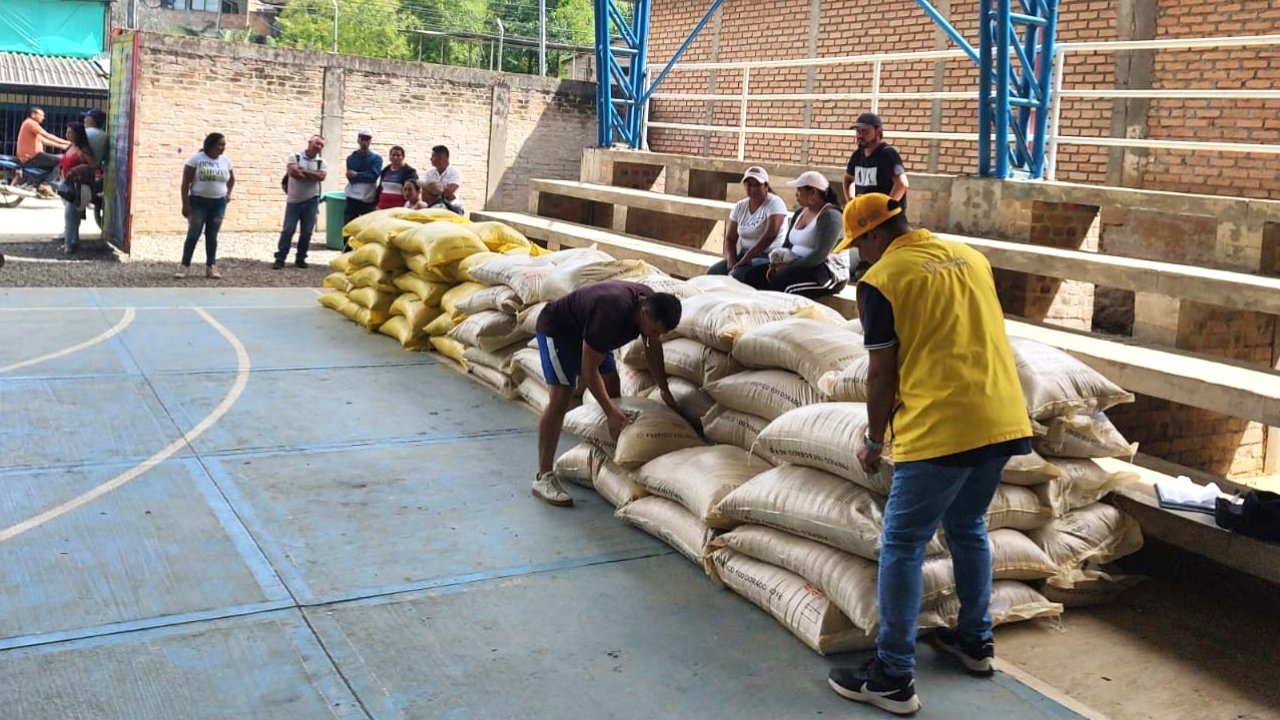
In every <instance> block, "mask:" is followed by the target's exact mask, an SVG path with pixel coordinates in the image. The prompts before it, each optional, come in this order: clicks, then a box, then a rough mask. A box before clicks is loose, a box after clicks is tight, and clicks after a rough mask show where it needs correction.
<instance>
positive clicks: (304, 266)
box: [293, 260, 311, 270]
mask: <svg viewBox="0 0 1280 720" xmlns="http://www.w3.org/2000/svg"><path fill="white" fill-rule="evenodd" d="M293 265H294V267H296V268H300V269H302V270H306V269H307V268H309V267H311V266H310V265H308V264H307V261H306V260H299V261H297V262H295V263H294V264H293Z"/></svg>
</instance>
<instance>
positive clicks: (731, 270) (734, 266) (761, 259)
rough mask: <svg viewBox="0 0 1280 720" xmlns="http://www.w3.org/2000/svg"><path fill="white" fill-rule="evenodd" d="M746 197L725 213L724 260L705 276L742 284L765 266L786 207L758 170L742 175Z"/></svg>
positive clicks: (750, 168) (751, 170)
mask: <svg viewBox="0 0 1280 720" xmlns="http://www.w3.org/2000/svg"><path fill="white" fill-rule="evenodd" d="M742 184H743V185H746V186H747V196H746V197H745V198H743V199H741V200H739V201H738V203H737V204H736V205H734V206H733V210H732V211H730V213H729V225H728V227H727V228H725V232H724V259H723V260H721V261H720V262H718V263H716V264H715V265H712V266H711V267H710V268H708V269H707V274H708V275H732V276H733V278H734V279H735V280H741V281H743V282H745V281H746V278H747V276H748V275H749V274H750V272H751V269H752V268H753V267H759V266H763V265H767V264H769V251H770V250H772V249H773V248H774V247H775V246H776V245H777V244H778V242H779V241H780V240H781V239H782V234H783V233H782V226H783V223H784V222H785V221H786V219H787V205H786V203H784V202H783V201H782V198H780V197H778V196H777V195H776V194H774V192H773V189H772V188H770V187H769V173H768V172H765V169H764V168H762V167H758V166H752V167H749V168H747V171H746V172H745V173H743V175H742Z"/></svg>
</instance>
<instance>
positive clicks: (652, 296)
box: [533, 280, 683, 507]
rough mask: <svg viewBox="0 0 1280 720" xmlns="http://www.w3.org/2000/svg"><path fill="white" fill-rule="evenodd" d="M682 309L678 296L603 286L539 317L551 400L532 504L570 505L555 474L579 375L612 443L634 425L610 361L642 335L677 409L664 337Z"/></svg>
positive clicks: (620, 284)
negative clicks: (669, 383)
mask: <svg viewBox="0 0 1280 720" xmlns="http://www.w3.org/2000/svg"><path fill="white" fill-rule="evenodd" d="M682 309H683V308H682V306H681V304H680V298H678V297H676V296H674V295H670V294H668V293H658V292H654V291H653V289H652V288H649V287H648V286H645V285H641V284H639V283H632V282H626V281H625V280H606V281H605V282H600V283H596V284H594V285H587V286H586V287H582V288H579V289H577V290H575V291H573V292H571V293H569V294H568V295H565V296H564V297H562V298H560V299H559V300H556V301H554V302H552V303H550V304H549V305H547V307H546V308H545V309H544V310H543V311H542V314H541V315H539V316H538V336H537V337H538V351H539V352H540V353H541V355H542V375H543V379H545V380H546V381H547V389H548V390H549V391H550V395H551V400H550V402H548V403H547V409H546V410H544V411H543V413H542V420H541V421H540V422H539V423H538V474H537V475H536V476H535V477H534V480H533V496H534V497H536V498H538V499H539V500H542V501H544V502H547V503H550V504H552V505H558V506H562V507H563V506H569V505H572V504H573V498H572V497H570V496H569V493H566V492H565V491H564V488H563V487H561V485H560V481H559V480H558V479H557V478H556V474H555V471H554V470H553V469H552V467H553V464H554V462H555V452H556V444H557V443H558V442H559V441H560V431H561V429H562V428H563V427H564V415H565V412H566V411H568V409H569V402H570V401H571V400H572V399H573V391H574V389H575V388H576V387H577V385H578V376H579V375H581V376H582V380H583V383H584V384H585V385H586V386H587V390H590V391H591V394H592V395H595V396H596V400H597V401H598V402H599V403H600V407H601V409H603V410H604V413H605V416H606V417H607V418H609V433H610V434H611V435H613V437H615V438H616V437H618V434H619V433H621V432H622V429H623V428H624V427H626V426H627V425H628V424H630V422H631V420H630V419H629V418H627V416H626V415H624V414H622V411H621V410H619V409H618V407H617V406H616V405H614V404H613V401H612V398H616V397H618V396H619V395H620V394H621V392H620V389H619V380H618V370H617V365H616V364H615V361H614V358H613V351H614V350H615V349H617V348H619V347H622V346H623V345H625V344H626V343H629V342H631V341H632V340H634V339H636V338H637V337H642V336H643V337H644V344H645V351H644V358H645V362H646V363H647V364H648V366H649V372H650V373H652V374H653V379H654V380H655V381H657V384H658V387H659V388H660V389H661V391H662V399H663V400H664V401H665V402H666V403H667V405H668V406H670V407H672V408H675V405H676V401H675V398H674V397H673V396H672V395H671V389H670V388H668V387H667V374H666V362H665V361H664V359H663V357H662V336H663V335H665V334H666V333H668V332H671V331H672V330H675V329H676V326H677V325H679V324H680V315H681V312H682Z"/></svg>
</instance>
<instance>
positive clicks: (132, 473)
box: [0, 307, 251, 542]
mask: <svg viewBox="0 0 1280 720" xmlns="http://www.w3.org/2000/svg"><path fill="white" fill-rule="evenodd" d="M191 309H193V310H195V312H196V313H197V314H198V315H200V317H202V318H204V319H205V322H207V323H209V324H210V325H212V326H213V329H214V330H217V331H218V334H220V335H222V337H224V338H226V339H227V342H229V343H231V346H232V347H233V348H235V351H236V364H237V369H236V378H235V381H234V382H233V383H232V385H231V390H230V391H229V392H228V393H227V395H226V397H224V398H223V399H222V402H220V403H218V406H217V407H215V408H214V409H213V411H212V412H210V413H209V414H208V415H206V416H205V418H204V419H203V420H201V421H200V422H199V423H197V424H196V426H195V427H193V428H191V430H189V431H187V432H186V433H183V436H182V437H181V438H179V439H177V440H174V441H173V442H171V443H169V444H168V445H166V446H165V447H164V448H163V449H161V450H160V451H159V452H157V453H156V454H154V455H152V456H151V457H149V458H147V459H146V460H143V461H142V462H141V463H138V464H137V465H135V466H133V467H132V468H130V469H129V470H126V471H125V472H123V473H120V474H119V475H117V476H115V477H113V478H111V479H110V480H108V481H107V482H105V483H102V484H101V485H99V486H97V487H95V488H93V489H92V490H88V491H87V492H84V493H82V494H80V495H78V496H76V497H74V498H72V499H70V500H68V501H67V502H64V503H62V504H60V505H57V506H54V507H52V508H49V509H48V510H45V511H44V512H42V513H40V514H39V515H36V516H35V517H32V518H29V519H27V520H23V521H22V522H20V523H17V524H15V525H11V526H9V527H7V528H5V529H3V530H0V542H5V541H6V540H12V539H13V538H15V537H17V536H19V535H21V534H23V533H25V532H27V531H28V530H33V529H35V528H38V527H40V526H41V525H43V524H45V523H47V522H49V521H50V520H54V519H57V518H59V517H62V516H63V515H66V514H67V513H69V512H71V511H73V510H76V509H78V508H81V507H84V506H85V505H87V504H89V503H91V502H93V501H94V500H97V499H98V498H100V497H102V496H103V495H106V494H107V493H110V492H112V491H113V490H116V489H117V488H120V487H123V486H124V485H126V484H128V483H129V482H130V481H132V480H134V479H135V478H137V477H139V476H140V475H142V474H143V473H145V472H147V471H148V470H150V469H151V468H153V467H155V466H156V465H159V464H160V463H162V462H164V461H165V460H167V459H169V458H170V457H171V456H172V455H173V454H174V453H176V452H178V451H179V450H181V449H182V448H183V447H184V446H189V445H190V444H191V441H193V440H195V439H196V438H198V437H200V436H201V435H203V434H204V432H205V431H206V430H208V429H209V428H211V427H213V426H214V425H216V424H217V423H218V421H219V420H221V419H222V417H223V416H224V415H226V414H227V412H228V411H229V410H231V407H232V406H233V405H235V404H236V401H237V400H239V399H240V395H241V394H243V393H244V388H245V386H246V385H248V383H249V369H250V367H251V364H250V362H249V353H248V351H247V350H245V347H244V344H243V343H241V342H240V338H238V337H236V336H235V334H234V333H232V332H231V331H230V330H228V329H227V328H226V327H224V326H223V325H222V323H219V322H218V321H217V320H214V319H213V316H212V315H210V314H209V313H208V312H206V311H205V310H204V309H203V308H198V307H197V308H191Z"/></svg>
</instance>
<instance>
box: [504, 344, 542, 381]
mask: <svg viewBox="0 0 1280 720" xmlns="http://www.w3.org/2000/svg"><path fill="white" fill-rule="evenodd" d="M511 377H512V378H514V379H516V380H517V381H519V380H523V379H525V378H529V379H530V380H537V381H538V382H540V383H541V382H544V380H543V377H542V355H541V354H540V353H539V352H538V351H537V350H535V349H533V348H529V347H521V348H520V349H519V350H517V351H515V352H514V353H513V354H512V355H511Z"/></svg>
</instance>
